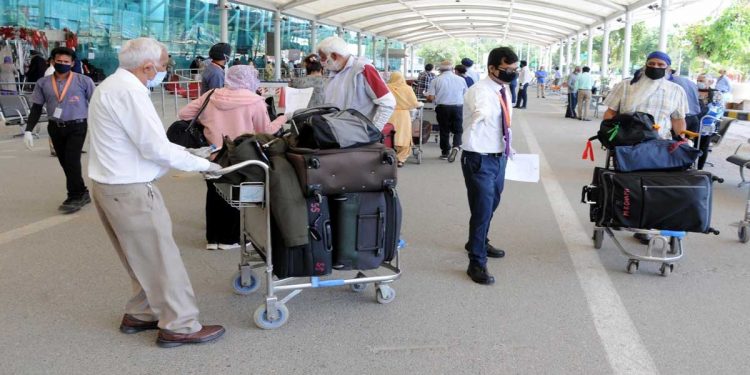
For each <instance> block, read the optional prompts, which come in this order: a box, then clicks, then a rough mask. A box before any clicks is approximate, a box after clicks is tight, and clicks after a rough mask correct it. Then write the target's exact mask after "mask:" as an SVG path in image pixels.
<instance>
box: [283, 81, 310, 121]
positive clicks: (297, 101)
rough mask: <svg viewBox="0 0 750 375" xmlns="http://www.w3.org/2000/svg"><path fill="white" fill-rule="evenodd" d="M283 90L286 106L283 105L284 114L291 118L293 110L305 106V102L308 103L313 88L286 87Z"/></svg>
mask: <svg viewBox="0 0 750 375" xmlns="http://www.w3.org/2000/svg"><path fill="white" fill-rule="evenodd" d="M284 92H285V97H284V100H285V103H286V107H284V114H285V115H287V117H290V118H291V117H292V115H293V114H294V111H296V110H298V109H302V108H307V104H308V103H310V98H312V94H313V88H312V87H308V88H306V89H295V88H291V87H287V88H285V89H284Z"/></svg>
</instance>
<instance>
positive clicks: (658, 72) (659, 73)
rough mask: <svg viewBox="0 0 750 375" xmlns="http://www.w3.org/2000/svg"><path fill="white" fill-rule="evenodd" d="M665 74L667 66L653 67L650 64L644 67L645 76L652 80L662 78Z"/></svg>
mask: <svg viewBox="0 0 750 375" xmlns="http://www.w3.org/2000/svg"><path fill="white" fill-rule="evenodd" d="M666 74H667V68H654V67H651V66H647V67H646V77H648V78H651V79H653V80H657V79H660V78H664V76H665V75H666Z"/></svg>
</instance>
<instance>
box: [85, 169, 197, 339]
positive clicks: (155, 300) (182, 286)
mask: <svg viewBox="0 0 750 375" xmlns="http://www.w3.org/2000/svg"><path fill="white" fill-rule="evenodd" d="M92 192H93V195H94V204H95V205H96V210H97V212H99V218H101V220H102V224H103V225H104V229H105V230H106V231H107V234H108V235H109V238H110V240H111V241H112V245H113V246H114V247H115V250H116V251H117V254H118V255H119V256H120V260H121V261H122V264H123V266H125V270H126V271H127V272H128V274H129V275H130V279H131V285H132V287H133V297H132V298H131V299H130V301H128V303H127V304H126V305H125V313H126V314H130V315H133V316H134V317H136V318H137V319H140V320H144V321H154V320H158V321H159V328H162V329H166V330H169V331H174V332H177V333H193V332H198V331H200V330H201V328H202V326H201V324H200V323H198V306H197V305H196V302H195V294H194V293H193V287H192V285H191V284H190V279H189V278H188V274H187V271H186V270H185V265H184V264H183V263H182V257H181V256H180V249H178V248H177V244H176V243H175V242H174V238H173V237H172V220H171V218H170V217H169V212H168V211H167V207H166V206H165V205H164V200H163V199H162V196H161V193H160V192H159V189H157V188H156V186H153V185H152V184H150V183H148V184H146V183H140V184H124V185H107V184H100V183H97V182H95V183H94V184H93V189H92Z"/></svg>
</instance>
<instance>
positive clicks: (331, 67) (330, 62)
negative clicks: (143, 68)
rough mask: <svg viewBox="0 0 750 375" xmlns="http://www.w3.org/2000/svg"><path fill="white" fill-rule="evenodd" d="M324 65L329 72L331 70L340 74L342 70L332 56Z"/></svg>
mask: <svg viewBox="0 0 750 375" xmlns="http://www.w3.org/2000/svg"><path fill="white" fill-rule="evenodd" d="M324 65H325V68H326V69H327V70H330V71H333V72H338V71H339V70H340V69H339V68H338V66H337V65H336V60H334V59H333V57H330V56H329V57H328V59H326V61H325V63H324Z"/></svg>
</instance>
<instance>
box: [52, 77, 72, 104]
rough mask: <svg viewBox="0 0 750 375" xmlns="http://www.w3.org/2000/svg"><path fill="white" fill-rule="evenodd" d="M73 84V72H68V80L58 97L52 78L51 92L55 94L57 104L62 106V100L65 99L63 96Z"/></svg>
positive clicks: (55, 82)
mask: <svg viewBox="0 0 750 375" xmlns="http://www.w3.org/2000/svg"><path fill="white" fill-rule="evenodd" d="M71 82H73V72H70V75H69V76H68V80H67V81H66V82H65V87H63V92H62V95H60V92H59V90H58V88H57V80H56V79H55V77H54V76H53V77H52V91H54V92H55V96H56V97H57V103H58V104H62V101H63V99H65V95H66V94H67V93H68V89H69V88H70V83H71Z"/></svg>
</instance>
